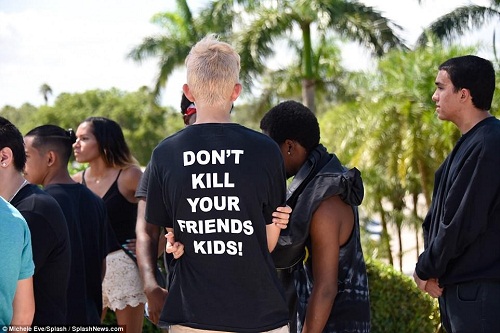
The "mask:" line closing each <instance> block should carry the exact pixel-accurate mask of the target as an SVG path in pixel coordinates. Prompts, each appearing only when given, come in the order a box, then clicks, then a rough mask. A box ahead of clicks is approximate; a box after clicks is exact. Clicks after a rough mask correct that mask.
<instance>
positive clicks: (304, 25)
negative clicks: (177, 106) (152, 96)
mask: <svg viewBox="0 0 500 333" xmlns="http://www.w3.org/2000/svg"><path fill="white" fill-rule="evenodd" d="M154 22H155V23H157V24H160V25H161V26H162V27H163V28H165V30H166V34H165V35H162V36H153V37H147V38H145V39H144V41H143V42H142V44H141V45H139V46H137V47H136V48H134V49H133V50H132V51H131V52H130V53H129V57H131V58H132V59H134V60H136V61H142V60H143V59H145V58H148V57H159V58H160V61H159V68H160V74H159V75H158V78H157V84H156V87H155V93H158V92H159V90H160V89H161V87H162V86H164V85H165V83H166V80H167V79H168V76H169V75H170V74H171V72H172V71H173V70H174V69H175V67H177V66H178V65H181V64H183V62H184V59H185V57H186V56H187V54H188V52H189V49H190V47H191V46H192V45H193V44H194V43H196V42H197V41H198V40H199V39H200V38H201V37H202V36H204V35H205V34H207V33H208V32H213V33H217V34H219V35H222V36H223V37H224V38H225V39H227V40H231V39H232V42H233V44H235V45H236V48H237V50H238V52H239V54H240V56H241V66H242V80H243V82H244V83H245V84H246V85H247V86H250V85H251V83H252V81H253V80H254V79H255V77H254V75H260V74H262V73H264V72H265V71H266V70H267V67H266V64H265V63H264V61H265V60H266V59H268V58H269V57H270V56H271V55H273V54H274V53H275V51H276V49H275V48H274V42H275V40H277V39H280V38H281V39H287V37H288V34H289V33H291V32H293V31H294V30H295V29H299V30H300V31H301V38H300V40H301V43H300V49H301V50H302V53H301V56H300V58H301V60H300V61H301V63H302V64H303V66H302V68H301V79H302V95H303V98H304V101H305V104H306V105H308V106H309V107H310V108H311V110H314V108H315V106H314V95H315V88H316V85H317V84H319V78H318V77H317V75H318V74H319V72H318V71H317V70H316V71H315V68H314V60H313V59H314V54H313V42H315V41H317V42H320V41H321V40H322V39H323V38H324V37H325V36H328V33H329V32H332V31H333V32H337V33H338V34H339V35H340V36H341V37H344V38H346V39H348V40H353V41H357V42H359V43H360V44H362V45H365V46H367V47H369V48H370V49H371V50H372V52H373V53H374V54H375V55H377V56H380V55H382V54H384V53H385V52H386V51H387V50H389V49H391V48H393V47H403V43H402V42H401V40H400V38H399V37H397V36H396V35H395V33H394V31H393V29H401V27H399V26H397V25H396V24H394V23H392V22H391V21H389V20H388V19H386V18H385V17H383V16H382V15H381V14H380V13H379V12H377V11H375V10H374V9H373V8H372V7H368V6H364V5H362V4H360V3H358V2H356V1H349V0H335V1H331V0H329V1H326V0H311V1H310V0H307V1H306V0H289V1H279V2H275V1H266V2H264V1H256V0H246V1H244V0H216V1H211V2H210V3H209V4H208V6H207V7H206V8H205V9H203V10H201V11H200V13H199V15H198V16H197V17H196V18H194V17H193V15H192V13H191V11H190V10H189V7H188V5H187V2H186V0H177V12H175V13H164V14H158V15H157V16H156V17H155V18H154ZM312 30H315V31H317V32H318V38H317V39H315V40H313V38H312Z"/></svg>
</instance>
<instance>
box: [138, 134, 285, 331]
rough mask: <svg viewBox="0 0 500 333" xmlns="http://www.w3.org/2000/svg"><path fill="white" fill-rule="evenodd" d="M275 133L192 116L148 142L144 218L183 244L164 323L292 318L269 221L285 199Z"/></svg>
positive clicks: (262, 325) (213, 324)
mask: <svg viewBox="0 0 500 333" xmlns="http://www.w3.org/2000/svg"><path fill="white" fill-rule="evenodd" d="M285 191H286V185H285V171H284V164H283V159H282V156H281V153H280V151H279V148H278V146H277V145H276V143H275V142H274V141H272V140H271V139H269V138H268V137H267V136H265V135H263V134H261V133H258V132H256V131H253V130H250V129H247V128H245V127H243V126H241V125H238V124H200V125H193V126H189V127H187V128H185V129H183V130H181V131H179V132H177V133H176V134H174V135H172V136H171V137H169V138H167V139H165V140H164V141H163V142H162V143H160V144H159V145H158V146H157V147H156V148H155V150H154V152H153V155H152V158H151V162H150V172H149V181H148V188H147V201H146V202H147V205H146V219H147V221H148V222H149V223H153V224H157V225H161V226H165V227H169V228H174V234H175V238H176V240H178V241H180V242H181V243H183V244H184V246H185V253H184V255H183V256H182V257H181V258H180V260H177V261H176V263H175V265H174V267H173V273H172V279H171V285H170V289H169V294H168V297H167V300H166V303H165V306H164V308H163V311H162V314H161V318H160V323H161V325H168V324H183V325H186V326H190V327H194V328H198V329H206V330H222V331H235V332H262V331H267V330H272V329H275V328H278V327H281V326H283V325H286V324H287V322H288V310H287V305H286V301H285V296H284V292H283V289H282V286H281V285H280V283H279V281H278V279H277V276H276V272H275V269H274V265H273V262H272V259H271V256H270V254H269V251H268V247H267V238H266V224H270V223H272V216H271V214H272V212H273V211H274V210H275V209H276V207H278V206H279V205H282V204H283V203H284V201H285Z"/></svg>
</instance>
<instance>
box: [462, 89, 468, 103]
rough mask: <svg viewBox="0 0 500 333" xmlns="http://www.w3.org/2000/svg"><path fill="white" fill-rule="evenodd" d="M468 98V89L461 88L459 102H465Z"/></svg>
mask: <svg viewBox="0 0 500 333" xmlns="http://www.w3.org/2000/svg"><path fill="white" fill-rule="evenodd" d="M469 97H470V91H469V89H465V88H462V89H460V100H462V101H463V100H465V99H467V98H469Z"/></svg>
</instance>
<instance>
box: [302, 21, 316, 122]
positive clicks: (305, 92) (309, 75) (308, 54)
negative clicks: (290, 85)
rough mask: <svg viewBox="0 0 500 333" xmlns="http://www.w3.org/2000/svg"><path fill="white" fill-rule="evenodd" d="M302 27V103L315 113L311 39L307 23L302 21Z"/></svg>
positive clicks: (314, 81)
mask: <svg viewBox="0 0 500 333" xmlns="http://www.w3.org/2000/svg"><path fill="white" fill-rule="evenodd" d="M300 28H301V29H302V40H303V42H304V48H303V49H302V58H303V60H304V62H303V66H304V67H303V71H304V72H303V79H302V103H304V105H305V106H307V107H308V108H309V110H311V111H312V113H316V105H314V94H315V90H316V80H315V78H314V69H313V51H312V41H311V26H310V24H309V23H304V24H303V25H302V26H301V27H300Z"/></svg>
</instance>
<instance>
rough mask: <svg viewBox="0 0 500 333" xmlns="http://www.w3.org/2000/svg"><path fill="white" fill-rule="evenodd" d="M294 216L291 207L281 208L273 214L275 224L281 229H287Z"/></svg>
mask: <svg viewBox="0 0 500 333" xmlns="http://www.w3.org/2000/svg"><path fill="white" fill-rule="evenodd" d="M290 214H292V208H291V207H290V206H280V207H278V208H276V210H275V211H274V212H273V223H274V224H275V225H276V226H277V227H278V228H280V229H286V228H287V226H288V221H289V220H290Z"/></svg>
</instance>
